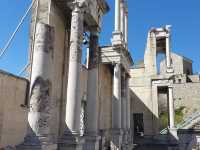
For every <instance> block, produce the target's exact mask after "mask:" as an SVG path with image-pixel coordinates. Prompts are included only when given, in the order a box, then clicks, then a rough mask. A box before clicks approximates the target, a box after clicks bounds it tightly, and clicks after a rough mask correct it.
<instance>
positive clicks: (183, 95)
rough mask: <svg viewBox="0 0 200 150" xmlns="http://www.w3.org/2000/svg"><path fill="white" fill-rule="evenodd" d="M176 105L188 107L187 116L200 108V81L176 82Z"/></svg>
mask: <svg viewBox="0 0 200 150" xmlns="http://www.w3.org/2000/svg"><path fill="white" fill-rule="evenodd" d="M173 86H174V100H175V107H176V108H180V107H181V106H184V107H186V108H185V110H184V112H185V117H186V116H188V115H190V114H191V113H193V112H196V111H199V110H200V105H199V104H200V83H183V84H174V85H173Z"/></svg>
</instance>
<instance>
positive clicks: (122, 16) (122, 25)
mask: <svg viewBox="0 0 200 150" xmlns="http://www.w3.org/2000/svg"><path fill="white" fill-rule="evenodd" d="M124 8H125V7H124V0H121V2H120V30H121V32H122V39H123V40H125V9H124Z"/></svg>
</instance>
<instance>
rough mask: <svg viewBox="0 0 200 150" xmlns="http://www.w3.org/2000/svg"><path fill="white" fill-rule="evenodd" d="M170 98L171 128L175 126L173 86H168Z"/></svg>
mask: <svg viewBox="0 0 200 150" xmlns="http://www.w3.org/2000/svg"><path fill="white" fill-rule="evenodd" d="M168 99H169V128H174V99H173V87H171V86H169V87H168Z"/></svg>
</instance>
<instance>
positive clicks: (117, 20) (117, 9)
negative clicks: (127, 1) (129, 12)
mask: <svg viewBox="0 0 200 150" xmlns="http://www.w3.org/2000/svg"><path fill="white" fill-rule="evenodd" d="M120 1H121V0H115V31H116V32H117V31H120Z"/></svg>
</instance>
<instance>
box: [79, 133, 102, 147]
mask: <svg viewBox="0 0 200 150" xmlns="http://www.w3.org/2000/svg"><path fill="white" fill-rule="evenodd" d="M84 139H85V143H84V145H83V150H99V140H100V136H94V135H86V136H84Z"/></svg>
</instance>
